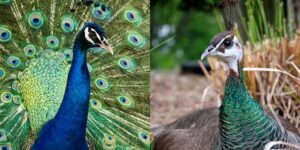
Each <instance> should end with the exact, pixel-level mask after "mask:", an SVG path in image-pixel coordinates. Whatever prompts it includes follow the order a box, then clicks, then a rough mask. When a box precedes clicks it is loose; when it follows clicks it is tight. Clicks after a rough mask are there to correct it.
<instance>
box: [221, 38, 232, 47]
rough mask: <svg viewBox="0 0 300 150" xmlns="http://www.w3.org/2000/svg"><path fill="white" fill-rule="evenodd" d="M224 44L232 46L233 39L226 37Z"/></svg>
mask: <svg viewBox="0 0 300 150" xmlns="http://www.w3.org/2000/svg"><path fill="white" fill-rule="evenodd" d="M223 44H224V45H225V47H230V46H231V45H232V41H230V40H228V39H226V40H225V41H224V42H223Z"/></svg>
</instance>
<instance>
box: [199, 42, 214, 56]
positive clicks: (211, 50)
mask: <svg viewBox="0 0 300 150" xmlns="http://www.w3.org/2000/svg"><path fill="white" fill-rule="evenodd" d="M214 53H215V47H214V46H212V45H209V46H208V47H207V48H206V50H205V51H204V52H203V53H202V55H201V60H203V59H204V58H206V57H207V56H209V55H213V54H214Z"/></svg>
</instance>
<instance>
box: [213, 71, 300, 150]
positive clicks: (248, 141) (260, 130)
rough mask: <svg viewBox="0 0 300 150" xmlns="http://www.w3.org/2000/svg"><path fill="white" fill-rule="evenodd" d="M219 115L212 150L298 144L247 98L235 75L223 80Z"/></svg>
mask: <svg viewBox="0 0 300 150" xmlns="http://www.w3.org/2000/svg"><path fill="white" fill-rule="evenodd" d="M241 72H242V71H241ZM219 116H220V118H219V119H220V135H219V136H218V138H217V142H218V144H217V146H216V147H215V149H263V148H264V146H265V145H266V144H267V143H268V142H270V141H286V142H289V143H294V144H297V143H299V142H300V138H299V137H297V135H296V134H293V133H290V132H289V131H287V130H285V129H284V128H281V127H280V125H279V124H278V123H277V122H276V121H275V120H274V119H273V118H271V117H270V116H268V115H267V114H266V113H265V112H264V110H263V109H262V107H261V106H260V105H259V104H258V103H257V102H256V101H254V100H253V99H252V97H251V96H250V95H249V93H248V91H247V89H246V87H245V85H244V82H243V78H242V77H241V79H240V78H239V77H238V76H236V75H229V76H228V78H227V82H226V86H225V90H224V97H223V102H222V106H221V107H220V115H219ZM281 148H283V147H281Z"/></svg>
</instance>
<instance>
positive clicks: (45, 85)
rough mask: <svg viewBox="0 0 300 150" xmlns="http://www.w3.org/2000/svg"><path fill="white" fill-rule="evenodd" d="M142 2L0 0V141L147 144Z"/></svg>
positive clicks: (6, 147)
mask: <svg viewBox="0 0 300 150" xmlns="http://www.w3.org/2000/svg"><path fill="white" fill-rule="evenodd" d="M149 10H150V1H148V0H141V1H135V0H95V1H92V0H82V1H79V0H64V1H59V0H33V1H31V0H0V12H1V15H0V17H1V18H0V96H1V97H0V149H1V150H12V149H97V150H98V149H120V150H122V149H150V145H151V141H152V136H151V133H150V131H149V130H150V129H149V126H150V123H149V115H150V112H149V111H150V108H149V72H150V64H149V63H150V44H149V38H150V36H149V26H150V21H149V20H150V14H149Z"/></svg>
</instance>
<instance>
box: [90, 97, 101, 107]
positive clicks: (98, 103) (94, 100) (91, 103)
mask: <svg viewBox="0 0 300 150" xmlns="http://www.w3.org/2000/svg"><path fill="white" fill-rule="evenodd" d="M90 105H91V106H92V108H94V109H100V108H101V103H100V102H99V101H98V100H96V99H92V100H91V101H90Z"/></svg>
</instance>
